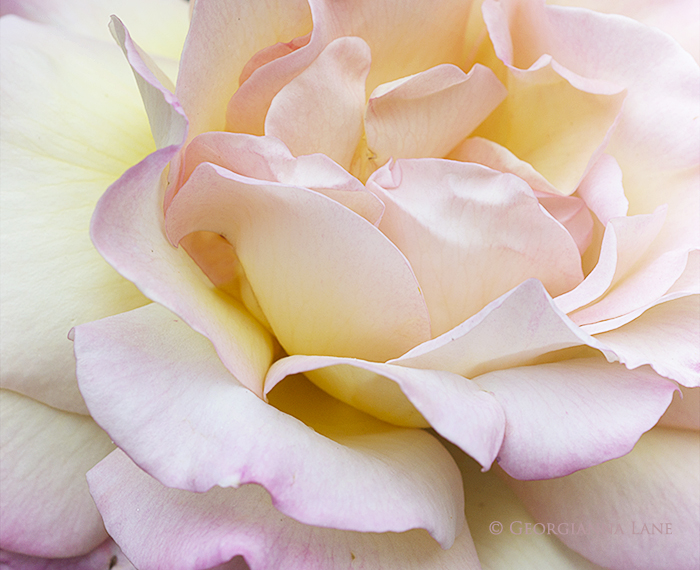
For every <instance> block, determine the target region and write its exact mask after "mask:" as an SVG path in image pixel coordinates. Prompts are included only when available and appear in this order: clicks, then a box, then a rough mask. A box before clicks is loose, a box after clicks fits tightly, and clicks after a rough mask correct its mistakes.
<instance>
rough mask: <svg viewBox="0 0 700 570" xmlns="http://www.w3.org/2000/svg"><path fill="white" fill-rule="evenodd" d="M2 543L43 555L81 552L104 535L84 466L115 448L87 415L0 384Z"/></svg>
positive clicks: (90, 467)
mask: <svg viewBox="0 0 700 570" xmlns="http://www.w3.org/2000/svg"><path fill="white" fill-rule="evenodd" d="M0 404H1V405H2V410H1V412H2V430H1V431H0V435H1V436H2V441H0V450H1V451H2V456H1V457H0V511H1V512H2V518H0V542H2V546H3V548H6V549H8V550H11V551H15V552H23V553H25V554H30V555H34V556H42V557H47V558H58V557H70V556H78V555H82V554H86V553H87V552H89V551H90V550H92V549H93V548H95V547H97V546H98V545H99V544H100V543H101V542H102V541H104V540H105V538H106V537H107V535H106V533H105V530H104V527H103V525H102V520H101V518H100V515H99V513H98V512H97V509H96V508H95V505H94V503H93V501H92V499H91V497H90V494H89V493H88V489H87V484H86V482H85V473H86V472H87V471H88V470H89V469H92V467H93V466H94V465H95V464H96V463H97V462H98V461H100V460H101V459H102V458H104V457H105V456H106V455H107V454H108V453H109V452H111V451H112V450H113V449H114V444H113V443H112V442H111V441H110V440H109V437H108V436H107V435H106V434H105V433H104V432H103V431H102V430H101V429H100V428H99V427H98V426H97V425H96V424H95V422H93V421H92V419H90V418H88V417H85V416H82V415H78V414H72V413H68V412H63V411H61V410H57V409H55V408H51V407H49V406H46V405H44V404H41V403H39V402H36V401H34V400H32V399H30V398H27V397H25V396H21V395H19V394H16V393H14V392H11V391H9V390H2V397H1V398H0Z"/></svg>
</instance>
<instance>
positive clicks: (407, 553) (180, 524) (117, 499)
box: [88, 451, 480, 570]
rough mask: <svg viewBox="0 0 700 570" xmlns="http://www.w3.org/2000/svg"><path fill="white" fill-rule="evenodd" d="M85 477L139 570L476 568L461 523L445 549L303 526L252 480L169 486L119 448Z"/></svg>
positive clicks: (399, 537)
mask: <svg viewBox="0 0 700 570" xmlns="http://www.w3.org/2000/svg"><path fill="white" fill-rule="evenodd" d="M88 479H89V483H90V488H91V492H92V494H93V497H94V498H95V502H96V503H97V505H98V508H99V509H100V512H101V513H102V515H103V517H104V518H105V523H106V525H107V528H108V529H109V532H110V534H112V536H114V537H115V539H116V540H117V542H119V544H120V545H121V547H122V549H123V550H124V552H125V553H126V555H127V556H128V557H129V559H130V560H132V561H133V562H134V564H135V565H136V566H137V567H138V568H139V570H152V569H153V570H155V569H157V568H172V569H173V570H201V569H204V568H209V567H211V566H213V565H215V564H220V563H222V562H226V561H227V560H229V559H231V558H232V557H233V556H236V555H242V556H243V557H244V558H245V559H246V561H247V562H248V564H249V565H250V567H251V568H253V569H255V570H327V569H328V568H333V567H342V568H344V567H348V566H350V565H352V564H355V565H359V566H364V567H366V568H372V569H376V570H442V569H443V568H460V569H464V570H478V569H479V568H480V565H479V561H478V559H477V557H476V552H475V551H474V545H473V543H472V540H471V537H470V535H469V531H468V529H467V528H466V525H465V528H464V530H463V531H462V532H461V534H460V535H459V536H458V537H457V540H456V541H455V543H454V544H453V545H452V547H451V548H450V549H449V550H442V549H441V548H440V547H439V545H438V544H437V543H436V542H435V541H433V540H432V538H430V536H428V534H427V533H425V531H422V530H412V531H409V532H406V533H401V534H396V533H385V534H370V533H358V532H347V531H339V530H333V529H327V528H319V527H312V526H305V525H303V524H301V523H298V522H296V521H294V520H292V519H290V518H288V517H286V516H284V515H282V514H280V512H278V511H277V510H275V508H274V507H273V506H272V504H271V502H270V498H269V496H268V494H267V493H266V492H265V490H264V489H262V488H261V487H259V486H257V485H246V486H244V487H241V488H239V489H220V488H216V489H212V490H211V491H209V492H207V493H204V494H199V493H188V492H186V491H180V490H176V489H168V488H166V487H163V486H162V485H161V484H159V483H158V482H157V481H156V480H155V479H152V478H150V477H149V476H148V475H147V474H146V473H144V472H143V471H141V470H140V469H138V467H137V466H136V465H134V464H133V463H132V462H131V461H130V460H129V458H128V457H127V456H126V455H124V454H123V453H122V452H121V451H116V452H114V453H113V454H111V455H110V456H109V457H108V458H107V459H105V460H104V461H103V462H102V463H100V464H99V465H98V466H97V467H96V468H95V469H93V470H92V471H91V472H90V473H89V475H88ZM297 482H298V481H297ZM154 544H159V545H162V548H153V545H154Z"/></svg>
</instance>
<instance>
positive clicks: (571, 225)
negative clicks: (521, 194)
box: [537, 194, 593, 255]
mask: <svg viewBox="0 0 700 570" xmlns="http://www.w3.org/2000/svg"><path fill="white" fill-rule="evenodd" d="M537 201H538V202H539V203H540V204H541V205H542V206H543V207H544V209H545V210H547V212H549V213H550V214H551V215H552V217H553V218H554V219H555V220H557V221H558V222H559V223H560V224H561V225H562V226H564V227H565V228H566V231H568V232H569V235H570V236H571V237H572V239H573V240H574V241H575V242H576V247H577V248H578V251H579V253H580V254H581V255H583V254H584V253H585V251H586V249H588V246H589V245H591V241H592V237H593V218H592V217H591V213H590V212H589V211H588V208H587V207H586V203H585V202H584V201H583V200H581V198H578V197H576V196H557V195H551V194H548V195H540V196H537Z"/></svg>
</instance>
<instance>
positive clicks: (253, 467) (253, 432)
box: [75, 304, 463, 564]
mask: <svg viewBox="0 0 700 570" xmlns="http://www.w3.org/2000/svg"><path fill="white" fill-rule="evenodd" d="M75 347H76V348H75V350H76V358H77V362H78V364H77V371H78V380H79V383H80V386H81V390H82V392H83V394H84V396H85V399H86V402H87V404H88V407H89V408H90V412H91V413H92V415H93V417H95V418H96V420H97V421H98V422H99V423H100V425H102V426H103V427H104V428H105V429H106V430H107V432H108V433H109V434H110V436H111V437H112V438H113V439H114V441H115V442H116V443H117V445H119V446H120V447H121V448H122V449H124V450H125V451H126V452H127V453H128V454H129V456H130V457H132V458H133V459H134V461H136V463H137V464H138V465H139V466H140V467H141V468H143V469H145V470H146V471H147V472H148V473H150V474H151V475H153V476H155V477H157V478H158V480H160V481H161V482H162V483H164V484H165V485H167V486H169V487H176V488H180V489H186V490H190V491H197V492H203V491H207V490H209V489H211V488H212V487H214V486H215V485H219V486H221V487H238V486H239V485H242V484H246V483H257V484H259V485H262V486H264V487H265V488H266V489H267V490H268V491H269V492H270V494H271V495H272V497H273V501H274V504H275V507H276V508H277V509H278V510H279V511H280V512H283V513H285V514H287V515H288V516H291V517H293V518H295V519H296V520H299V521H302V522H304V523H307V524H315V525H322V526H330V527H334V528H343V529H351V530H357V531H362V532H385V531H394V532H401V531H405V530H408V529H412V528H426V529H428V530H429V532H430V533H431V534H432V535H433V536H434V537H435V538H436V539H437V540H438V541H439V542H440V543H441V544H442V545H443V546H444V547H445V548H447V547H449V546H450V545H451V544H452V541H453V540H454V539H455V536H456V535H457V534H458V533H459V531H460V529H461V524H462V512H463V503H462V491H461V483H460V479H459V473H458V472H457V469H456V467H455V466H454V464H453V462H452V459H451V457H450V455H449V454H448V453H447V452H446V451H445V449H444V448H443V447H442V446H441V445H440V444H439V443H438V442H437V441H436V440H435V439H434V438H433V437H432V436H430V435H429V434H428V433H427V432H424V431H422V430H416V429H412V430H411V429H400V428H395V427H392V426H389V425H387V424H385V423H383V422H379V421H377V420H375V419H373V418H370V417H368V416H365V415H364V414H362V413H361V412H358V411H356V410H353V409H352V408H350V407H348V406H345V405H344V404H341V403H340V402H337V401H335V400H333V399H332V398H330V397H329V396H327V395H326V394H324V393H323V392H321V391H320V390H318V389H317V388H315V387H313V386H312V385H311V384H310V383H308V382H307V381H305V380H303V379H301V380H299V381H298V382H297V383H296V384H294V385H292V386H291V387H284V386H280V388H282V391H281V393H278V394H271V395H270V399H271V401H272V402H273V403H275V404H277V405H278V406H279V407H281V408H282V409H284V410H285V411H289V412H291V413H295V414H297V415H298V416H299V417H300V418H301V419H302V420H305V421H307V422H308V424H309V426H311V428H313V429H310V427H308V426H307V425H306V424H305V423H302V421H299V420H297V419H295V418H294V417H292V416H291V415H288V414H286V413H283V412H281V411H279V410H277V409H275V408H274V407H272V406H270V405H268V404H266V403H264V402H263V401H262V400H260V399H259V398H257V397H256V396H255V395H254V394H252V393H251V392H250V391H249V390H247V389H246V388H245V387H243V386H242V385H241V384H240V383H239V382H238V381H237V380H236V379H235V378H234V377H233V376H231V374H230V373H229V372H228V371H227V370H226V369H225V368H224V366H223V365H222V364H221V362H220V360H219V359H218V357H217V355H216V352H215V351H214V349H213V348H212V346H211V344H210V343H209V342H208V341H207V340H206V339H205V338H203V337H202V336H200V335H198V334H197V333H195V332H194V331H192V329H190V328H189V327H188V326H187V325H185V324H184V323H183V322H182V321H180V320H179V319H177V318H176V317H175V316H174V315H172V313H170V312H168V311H167V310H165V309H164V308H162V307H160V306H158V305H156V304H152V305H149V306H147V307H144V308H142V309H141V310H139V311H133V312H130V313H125V314H124V315H119V316H116V317H112V318H110V319H105V320H102V321H97V322H95V323H90V324H87V325H83V326H81V327H79V328H77V329H76V331H75ZM273 396H274V397H273ZM117 540H119V538H118V537H117ZM137 564H138V562H137Z"/></svg>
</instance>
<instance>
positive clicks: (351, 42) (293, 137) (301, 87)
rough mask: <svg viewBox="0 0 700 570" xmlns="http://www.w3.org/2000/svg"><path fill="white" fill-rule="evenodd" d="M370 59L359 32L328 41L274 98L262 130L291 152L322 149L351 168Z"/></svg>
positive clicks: (313, 151)
mask: <svg viewBox="0 0 700 570" xmlns="http://www.w3.org/2000/svg"><path fill="white" fill-rule="evenodd" d="M369 65H370V53H369V48H368V47H367V44H366V43H365V42H364V41H363V40H361V39H360V38H339V39H337V40H334V41H332V42H331V43H330V44H328V46H327V47H326V48H325V49H324V50H323V51H322V52H321V54H320V55H319V56H318V57H317V58H316V60H315V61H314V62H313V63H312V64H311V65H310V66H309V67H307V68H306V69H305V70H304V71H303V72H302V73H301V74H300V75H299V76H298V77H296V78H294V79H293V80H292V81H290V82H289V83H288V84H287V85H285V86H284V87H283V88H282V90H281V91H280V92H279V93H278V94H277V95H276V96H275V98H274V99H273V100H272V103H271V104H270V109H269V110H268V112H267V116H266V118H265V134H266V135H271V136H275V137H277V138H279V139H281V140H282V142H284V143H285V144H286V145H287V147H288V148H289V150H291V152H292V154H293V155H294V156H299V155H303V154H313V153H322V154H325V155H326V156H328V157H330V158H331V159H333V160H334V161H335V162H337V163H338V164H340V165H341V166H343V167H344V168H345V169H349V168H350V163H351V162H352V158H353V156H354V155H355V149H356V148H357V145H358V144H359V142H360V139H361V137H362V134H363V130H362V118H363V115H364V111H365V80H366V79H367V73H368V72H369Z"/></svg>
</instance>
